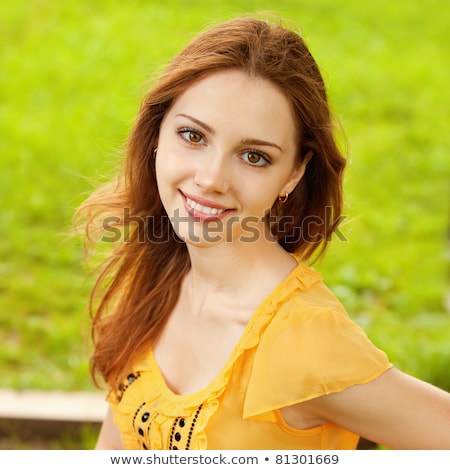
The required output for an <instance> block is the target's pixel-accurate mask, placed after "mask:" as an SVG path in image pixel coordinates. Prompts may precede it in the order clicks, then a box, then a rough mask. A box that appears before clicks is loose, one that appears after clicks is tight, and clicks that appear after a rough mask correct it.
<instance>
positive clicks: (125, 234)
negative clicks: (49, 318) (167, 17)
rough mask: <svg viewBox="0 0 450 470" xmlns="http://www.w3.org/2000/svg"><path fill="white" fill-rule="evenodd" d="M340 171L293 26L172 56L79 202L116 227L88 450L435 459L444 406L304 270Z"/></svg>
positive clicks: (240, 26)
mask: <svg viewBox="0 0 450 470" xmlns="http://www.w3.org/2000/svg"><path fill="white" fill-rule="evenodd" d="M344 165H345V160H344V158H343V157H342V155H341V153H340V152H339V150H338V148H337V146H336V143H335V139H334V127H333V122H332V117H331V115H330V110H329V106H328V103H327V96H326V92H325V85H324V83H323V80H322V77H321V75H320V72H319V70H318V67H317V65H316V63H315V61H314V59H313V58H312V56H311V54H310V53H309V51H308V49H307V47H306V46H305V44H304V42H303V41H302V39H301V38H300V37H299V36H298V35H297V34H296V33H294V32H293V31H291V30H289V29H286V28H284V27H282V26H279V25H271V24H268V23H267V22H265V21H261V20H258V19H252V18H241V19H235V20H232V21H229V22H226V23H224V24H221V25H219V26H217V27H214V28H212V29H210V30H208V31H206V32H204V33H202V34H200V35H199V36H198V37H197V38H196V39H195V40H194V41H193V42H192V43H191V44H189V45H188V46H187V47H186V48H185V49H184V50H183V51H182V52H181V53H180V54H179V55H178V56H177V57H175V58H174V60H173V61H172V62H171V64H170V65H169V66H168V68H167V70H166V71H165V72H164V73H163V75H162V76H161V77H160V79H159V81H158V82H157V83H156V84H155V85H154V87H153V88H152V89H151V90H150V92H149V93H148V95H147V97H146V98H145V101H144V103H143V105H142V108H141V110H140V112H139V115H138V117H137V119H136V122H135V125H134V128H133V129H132V132H131V135H130V138H129V142H128V147H127V154H126V159H125V163H124V169H123V171H122V172H121V174H120V175H119V177H118V179H117V181H116V182H115V183H114V184H113V185H110V186H107V187H105V188H102V189H101V190H99V191H97V192H96V193H94V194H93V195H92V196H91V198H90V199H88V200H87V201H86V203H85V204H84V205H83V207H82V208H81V211H82V212H86V213H87V214H88V221H87V230H88V232H89V231H90V230H91V229H92V227H94V226H95V222H96V220H101V221H102V223H103V228H105V227H106V228H108V229H109V230H110V233H113V232H114V231H118V230H119V229H120V233H121V234H122V240H121V243H120V244H118V246H117V247H116V249H115V251H114V252H113V253H112V254H111V256H110V257H109V258H108V260H107V263H106V264H105V266H104V270H103V272H102V274H101V276H100V277H99V279H98V282H97V284H96V286H95V289H94V292H93V297H92V308H93V310H94V315H93V326H92V328H93V338H94V345H95V348H94V352H93V355H92V363H91V365H92V374H93V376H94V379H96V378H97V377H98V376H100V377H101V379H102V380H104V381H105V382H106V384H107V386H108V401H109V404H110V411H109V413H108V415H107V417H106V419H105V422H104V424H103V427H102V430H101V432H100V435H99V439H98V442H97V448H98V449H114V448H115V449H117V448H127V449H355V448H356V446H357V444H358V439H359V436H364V437H365V438H367V439H369V440H372V441H374V442H378V443H381V444H384V445H386V446H388V447H390V448H405V449H406V448H407V449H414V448H421V449H431V448H438V449H444V448H446V449H450V395H449V394H448V393H446V392H444V391H442V390H439V389H437V388H436V387H434V386H432V385H429V384H426V383H423V382H421V381H419V380H417V379H415V378H412V377H410V376H407V375H405V374H404V373H402V372H400V371H398V370H396V369H395V368H394V367H393V366H392V365H391V363H390V362H389V360H388V358H387V357H386V355H385V354H384V353H383V352H382V351H380V350H379V349H377V348H376V347H375V346H374V345H373V344H372V343H371V342H370V341H369V340H368V338H367V337H366V335H365V334H364V333H363V331H362V330H361V329H360V328H359V327H358V326H357V325H356V324H355V323H354V322H353V321H352V320H350V318H349V316H348V315H347V313H346V312H345V310H344V308H343V307H342V306H341V304H340V303H339V302H338V300H337V299H336V298H335V297H334V296H333V295H332V294H331V293H330V291H329V290H328V289H327V288H326V286H325V285H324V284H323V282H322V280H321V277H320V275H319V274H318V273H317V272H316V271H314V270H313V269H312V268H311V267H309V266H308V265H307V264H306V263H307V262H311V261H312V260H313V259H314V257H315V256H319V255H321V254H322V252H323V250H324V249H325V247H326V244H327V242H328V241H329V240H330V237H331V235H332V233H333V231H335V230H336V228H337V226H338V223H339V219H340V215H341V205H342V172H343V169H344ZM112 221H114V223H115V225H114V227H113V226H112V225H110V224H111V223H112ZM114 233H116V232H114ZM97 294H99V295H97ZM97 383H98V382H97Z"/></svg>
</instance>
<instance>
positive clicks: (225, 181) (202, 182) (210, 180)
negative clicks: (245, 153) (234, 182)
mask: <svg viewBox="0 0 450 470" xmlns="http://www.w3.org/2000/svg"><path fill="white" fill-rule="evenodd" d="M229 177H230V156H229V155H227V154H225V153H221V152H214V153H213V152H211V153H209V152H208V154H207V155H204V158H200V159H199V161H198V166H197V168H196V172H195V178H194V182H195V184H196V185H197V186H198V187H200V188H202V189H203V190H204V191H205V192H208V193H226V192H227V191H228V189H229Z"/></svg>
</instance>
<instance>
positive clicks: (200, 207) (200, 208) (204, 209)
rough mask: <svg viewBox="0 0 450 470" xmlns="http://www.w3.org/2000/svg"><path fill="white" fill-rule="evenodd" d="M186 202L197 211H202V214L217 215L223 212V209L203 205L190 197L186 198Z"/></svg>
mask: <svg viewBox="0 0 450 470" xmlns="http://www.w3.org/2000/svg"><path fill="white" fill-rule="evenodd" d="M186 202H187V204H188V206H189V207H191V208H192V209H195V210H196V211H197V212H203V213H204V214H213V215H218V214H222V213H224V212H225V210H224V209H217V208H216V207H209V206H203V205H201V204H199V203H198V202H195V201H193V200H192V199H189V198H188V197H187V198H186Z"/></svg>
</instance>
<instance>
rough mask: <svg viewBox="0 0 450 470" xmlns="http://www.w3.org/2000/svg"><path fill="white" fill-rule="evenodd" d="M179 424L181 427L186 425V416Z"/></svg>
mask: <svg viewBox="0 0 450 470" xmlns="http://www.w3.org/2000/svg"><path fill="white" fill-rule="evenodd" d="M178 424H179V425H180V428H184V425H185V424H186V421H185V420H184V418H181V419H180V422H179V423H178Z"/></svg>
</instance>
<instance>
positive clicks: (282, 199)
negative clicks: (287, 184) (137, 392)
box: [278, 191, 289, 204]
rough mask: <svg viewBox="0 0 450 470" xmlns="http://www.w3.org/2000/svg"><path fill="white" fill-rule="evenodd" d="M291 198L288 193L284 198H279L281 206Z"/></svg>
mask: <svg viewBox="0 0 450 470" xmlns="http://www.w3.org/2000/svg"><path fill="white" fill-rule="evenodd" d="M288 198H289V193H288V192H287V191H286V194H285V195H284V196H278V200H279V201H280V202H281V204H284V203H285V202H286V201H287V200H288Z"/></svg>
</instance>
